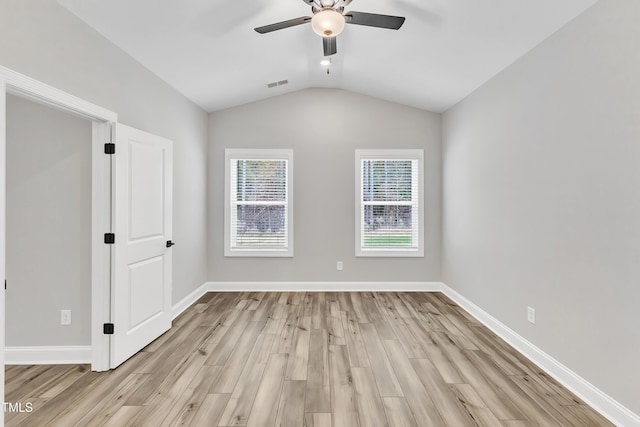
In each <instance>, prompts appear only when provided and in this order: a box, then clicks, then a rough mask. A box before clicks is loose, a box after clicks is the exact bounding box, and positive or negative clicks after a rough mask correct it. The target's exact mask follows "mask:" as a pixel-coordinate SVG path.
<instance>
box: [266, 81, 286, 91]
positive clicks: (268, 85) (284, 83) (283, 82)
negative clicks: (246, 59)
mask: <svg viewBox="0 0 640 427" xmlns="http://www.w3.org/2000/svg"><path fill="white" fill-rule="evenodd" d="M288 83H289V80H280V81H279V82H273V83H267V87H268V88H269V89H271V88H274V87H278V86H284V85H286V84H288Z"/></svg>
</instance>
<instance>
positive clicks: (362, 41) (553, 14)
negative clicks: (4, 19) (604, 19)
mask: <svg viewBox="0 0 640 427" xmlns="http://www.w3.org/2000/svg"><path fill="white" fill-rule="evenodd" d="M58 1H59V3H61V4H62V5H63V6H64V7H66V8H67V9H69V10H70V11H71V12H73V13H74V14H76V15H77V16H78V17H80V18H81V19H82V20H84V21H85V22H87V23H88V24H89V25H90V26H92V27H93V28H95V29H96V30H97V31H98V32H99V33H101V34H103V35H104V36H105V37H107V38H108V39H109V40H111V41H112V42H113V43H115V44H116V45H118V46H119V47H120V48H122V49H123V50H124V51H126V52H127V53H129V54H130V55H131V56H133V57H134V58H136V59H137V60H138V61H140V62H141V63H142V64H144V65H145V66H146V67H147V68H149V69H150V70H152V71H153V72H154V73H156V74H157V75H158V76H160V77H161V78H162V79H163V80H165V81H166V82H167V83H169V84H170V85H172V86H173V87H175V88H176V89H177V90H179V91H180V92H182V93H183V94H184V95H185V96H187V97H188V98H190V99H191V100H193V101H194V102H195V103H197V104H198V105H200V106H201V107H202V108H203V109H205V110H207V111H210V112H211V111H216V110H220V109H224V108H228V107H232V106H235V105H240V104H244V103H247V102H252V101H255V100H258V99H263V98H267V97H269V96H274V95H279V94H282V93H285V92H290V91H294V90H299V89H304V88H307V87H334V88H342V89H346V90H350V91H353V92H359V93H363V94H366V95H370V96H375V97H378V98H382V99H387V100H390V101H395V102H399V103H402V104H406V105H410V106H414V107H418V108H423V109H426V110H430V111H435V112H442V111H445V110H447V109H448V108H449V107H451V106H452V105H454V104H455V103H456V102H458V101H460V100H461V99H462V98H464V97H465V96H467V95H468V94H469V93H471V92H472V91H473V90H475V89H476V88H478V87H479V86H481V85H482V84H483V83H485V82H486V81H487V80H489V79H490V78H491V77H493V76H494V75H496V74H497V73H498V72H500V71H501V70H502V69H504V68H505V67H506V66H508V65H509V64H511V63H512V62H514V61H515V60H516V59H517V58H519V57H520V56H522V55H523V54H525V53H526V52H528V51H529V50H531V49H532V48H533V47H534V46H536V45H537V44H538V43H540V42H541V41H543V40H544V39H545V38H547V37H548V36H550V35H551V34H552V33H554V32H555V31H557V30H558V29H559V28H561V27H562V26H563V25H565V24H566V23H567V22H569V21H570V20H572V19H573V18H574V17H576V16H577V15H578V14H579V13H580V12H582V11H584V10H585V9H587V8H588V7H589V6H591V5H592V4H594V3H595V2H596V1H597V0H535V1H533V0H484V1H478V0H353V3H351V5H349V7H348V8H347V11H348V10H353V11H359V12H370V13H379V14H387V15H399V16H405V17H406V18H407V19H406V21H405V23H404V26H403V27H402V28H400V30H398V31H393V30H386V29H380V28H370V27H363V26H359V25H347V27H346V28H345V30H344V32H343V33H342V34H340V35H339V36H338V43H337V44H338V54H337V55H334V56H333V57H332V59H333V63H332V65H331V74H330V75H327V74H326V69H325V68H324V67H322V66H321V65H320V60H321V59H322V57H323V54H322V41H321V38H320V37H318V36H317V35H315V34H314V33H313V31H312V30H311V25H310V24H305V25H301V26H297V27H293V28H287V29H284V30H280V31H276V32H273V33H269V34H263V35H261V34H258V33H256V32H255V31H253V28H254V27H258V26H263V25H267V24H271V23H275V22H279V21H284V20H287V19H291V18H296V17H300V16H311V11H310V7H309V6H308V5H307V4H306V3H304V2H303V0H269V1H267V0H186V1H169V0H136V1H131V0H109V1H104V0H58ZM284 79H287V80H289V84H288V85H285V86H279V87H277V88H273V89H268V88H267V83H270V82H274V81H279V80H284Z"/></svg>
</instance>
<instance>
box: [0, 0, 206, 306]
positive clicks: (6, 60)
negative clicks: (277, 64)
mask: <svg viewBox="0 0 640 427" xmlns="http://www.w3.org/2000/svg"><path fill="white" fill-rule="evenodd" d="M0 65H4V66H6V67H9V68H11V69H13V70H15V71H18V72H20V73H23V74H26V75H28V76H30V77H33V78H35V79H37V80H40V81H43V82H45V83H48V84H50V85H52V86H55V87H57V88H60V89H62V90H65V91H67V92H69V93H71V94H73V95H76V96H79V97H81V98H84V99H86V100H88V101H91V102H93V103H95V104H97V105H100V106H102V107H105V108H108V109H110V110H112V111H115V112H116V113H118V115H119V120H120V121H121V122H122V123H125V124H127V125H130V126H133V127H136V128H139V129H142V130H145V131H148V132H151V133H155V134H157V135H160V136H163V137H166V138H169V139H171V140H173V142H174V188H173V189H174V192H173V200H174V212H173V220H174V224H173V233H174V234H173V240H174V241H176V242H177V245H176V246H175V248H174V252H173V260H174V267H173V302H174V303H175V302H177V301H179V300H180V299H181V298H183V297H185V296H186V295H188V294H189V293H190V292H191V291H193V290H194V289H195V288H197V287H198V286H200V285H202V284H203V283H204V282H205V281H206V208H207V207H206V151H207V114H206V112H204V111H203V110H201V109H200V108H199V107H197V106H196V105H194V104H193V103H192V102H190V101H189V100H187V99H186V98H185V97H184V96H182V95H181V94H179V93H178V92H177V91H176V90H175V89H173V88H171V87H170V86H169V85H167V84H166V83H165V82H164V81H162V80H161V79H160V78H158V77H157V76H156V75H155V74H152V73H151V72H150V71H149V70H148V69H146V68H145V67H143V66H142V65H141V64H140V63H138V62H136V61H135V60H134V59H132V58H131V57H130V56H128V55H127V54H125V53H124V52H123V51H122V50H120V49H119V48H117V47H116V46H114V45H113V44H111V43H110V42H109V41H107V40H106V39H104V38H103V37H102V36H100V35H99V34H98V33H96V32H95V31H94V30H92V29H91V28H89V27H88V26H87V25H86V24H84V23H83V22H82V21H80V20H79V19H77V18H76V17H75V16H73V15H72V14H71V13H69V12H68V11H67V10H66V9H64V8H63V7H62V6H60V5H59V4H58V3H56V2H55V1H52V0H29V1H15V0H10V1H2V2H0Z"/></svg>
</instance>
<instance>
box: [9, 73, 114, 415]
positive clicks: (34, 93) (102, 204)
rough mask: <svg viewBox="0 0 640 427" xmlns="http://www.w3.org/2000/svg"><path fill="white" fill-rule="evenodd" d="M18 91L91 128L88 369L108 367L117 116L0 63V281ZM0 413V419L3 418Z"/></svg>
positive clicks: (104, 368)
mask: <svg viewBox="0 0 640 427" xmlns="http://www.w3.org/2000/svg"><path fill="white" fill-rule="evenodd" d="M7 93H9V94H13V95H18V96H20V97H22V98H26V99H29V100H31V101H35V102H37V103H39V104H43V105H46V106H49V107H53V108H55V109H58V110H62V111H64V112H67V113H70V114H72V115H75V116H78V117H82V118H84V119H88V120H90V121H91V122H92V132H91V146H92V150H91V157H92V160H91V370H92V371H106V370H109V350H110V338H109V337H110V336H109V335H105V334H104V333H103V324H104V323H105V322H108V321H109V320H110V318H111V247H110V246H109V245H105V244H104V233H106V232H109V231H111V230H112V202H113V201H112V191H111V188H112V181H113V177H112V174H111V156H108V155H105V153H104V144H105V143H107V142H112V141H111V132H112V128H113V126H114V125H115V123H116V122H117V121H118V115H117V114H116V113H114V112H112V111H109V110H107V109H105V108H102V107H100V106H98V105H95V104H92V103H90V102H88V101H85V100H84V99H81V98H78V97H76V96H74V95H71V94H69V93H66V92H64V91H62V90H59V89H57V88H55V87H53V86H49V85H47V84H45V83H42V82H39V81H37V80H35V79H32V78H30V77H28V76H25V75H23V74H20V73H18V72H15V71H13V70H11V69H9V68H6V67H3V66H1V65H0V279H2V280H3V281H4V280H5V278H6V269H5V268H6V264H5V261H6V250H5V249H6V246H5V245H6V238H5V236H6V233H5V229H6V170H7V169H6V124H7V123H6V122H7V117H6V94H7ZM0 289H1V291H0V308H1V309H2V313H0V346H1V348H2V351H0V365H1V366H2V367H4V345H5V335H4V334H5V316H4V313H5V291H4V288H3V287H0ZM0 371H1V372H0V397H2V398H3V401H4V368H3V369H0ZM3 415H4V414H3V413H2V411H0V423H1V420H2V418H3ZM0 425H1V424H0Z"/></svg>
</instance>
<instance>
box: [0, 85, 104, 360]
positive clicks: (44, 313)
mask: <svg viewBox="0 0 640 427" xmlns="http://www.w3.org/2000/svg"><path fill="white" fill-rule="evenodd" d="M6 117H7V129H6V135H7V136H6V138H7V147H6V159H7V169H6V179H7V183H6V198H7V200H6V280H7V290H6V305H5V359H6V360H5V362H6V363H7V364H58V363H91V144H90V141H91V121H89V120H87V119H84V118H80V117H77V116H74V115H71V114H69V113H66V112H63V111H60V110H57V109H54V108H51V107H48V106H44V105H41V104H37V103H35V102H33V101H30V100H27V99H25V98H21V97H19V96H15V95H7V99H6Z"/></svg>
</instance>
